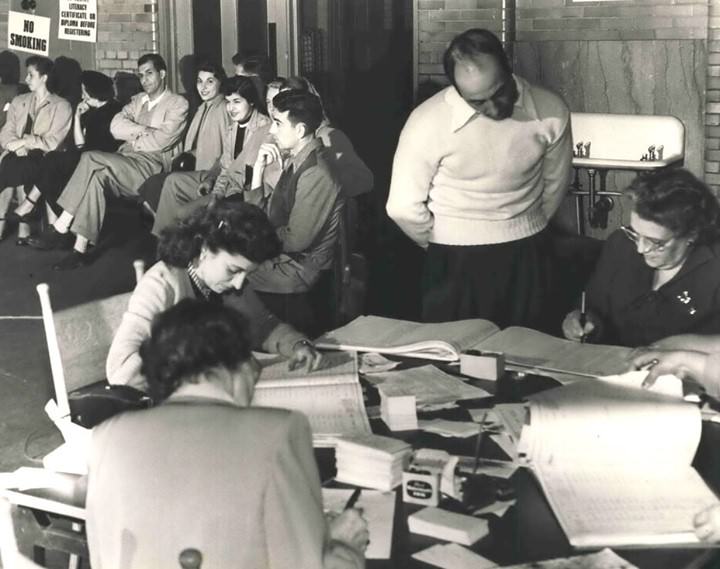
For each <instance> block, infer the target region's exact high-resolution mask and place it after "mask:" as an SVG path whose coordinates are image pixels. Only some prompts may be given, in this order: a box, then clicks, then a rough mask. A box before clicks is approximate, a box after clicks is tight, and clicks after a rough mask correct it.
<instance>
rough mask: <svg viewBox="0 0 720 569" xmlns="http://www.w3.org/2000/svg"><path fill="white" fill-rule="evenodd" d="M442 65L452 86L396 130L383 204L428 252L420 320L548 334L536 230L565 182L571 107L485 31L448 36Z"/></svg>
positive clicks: (546, 286)
mask: <svg viewBox="0 0 720 569" xmlns="http://www.w3.org/2000/svg"><path fill="white" fill-rule="evenodd" d="M443 64H444V67H445V73H446V74H447V76H448V78H449V79H450V82H451V85H450V86H449V87H447V88H446V89H444V90H442V91H440V92H439V93H437V94H436V95H435V96H433V97H432V98H430V99H428V100H427V101H425V102H424V103H423V104H422V105H420V106H419V107H418V108H416V109H415V110H414V111H413V113H412V114H411V115H410V118H409V119H408V121H407V123H406V124H405V127H404V128H403V131H402V134H401V135H400V142H399V144H398V148H397V151H396V153H395V159H394V163H393V172H392V182H391V186H390V195H389V198H388V202H387V212H388V215H389V216H390V217H391V218H392V219H393V220H394V221H395V223H397V224H398V225H399V226H400V228H401V229H402V230H403V231H404V232H405V233H406V234H407V235H408V236H409V237H410V238H411V239H412V240H413V241H415V242H416V243H417V244H418V245H420V246H421V247H423V248H426V249H427V257H426V260H425V268H424V275H423V307H422V312H423V319H424V320H425V321H427V322H442V321H449V320H459V319H463V318H487V319H490V320H492V321H494V322H495V323H496V324H498V325H499V326H501V327H504V326H509V325H525V326H530V327H537V328H543V327H546V326H547V324H546V323H545V322H544V315H545V307H546V306H547V304H548V302H547V298H546V297H547V294H548V293H550V288H551V285H550V277H551V273H552V266H551V265H552V263H551V258H550V254H549V251H548V246H547V236H546V231H545V228H546V227H547V225H548V221H549V220H550V218H551V217H552V216H553V214H554V213H555V211H556V210H557V208H558V206H559V205H560V202H561V201H562V199H563V196H564V195H565V192H566V190H567V187H568V183H569V180H570V174H571V170H572V168H571V161H572V138H571V134H570V112H569V111H568V109H567V106H566V105H565V103H564V102H563V101H562V100H561V99H560V98H559V97H558V96H556V95H554V94H552V93H550V92H549V91H547V90H545V89H542V88H540V87H537V86H534V85H530V84H529V83H528V82H527V81H525V80H523V79H522V78H520V77H517V76H515V75H513V73H512V71H511V69H510V63H509V62H508V59H507V56H506V55H505V52H504V51H503V47H502V44H501V43H500V40H498V38H497V37H496V36H495V35H493V34H492V33H491V32H489V31H487V30H481V29H471V30H467V31H465V32H463V33H462V34H460V35H459V36H457V37H455V39H453V41H452V42H451V43H450V46H449V47H448V49H447V51H446V52H445V55H444V58H443Z"/></svg>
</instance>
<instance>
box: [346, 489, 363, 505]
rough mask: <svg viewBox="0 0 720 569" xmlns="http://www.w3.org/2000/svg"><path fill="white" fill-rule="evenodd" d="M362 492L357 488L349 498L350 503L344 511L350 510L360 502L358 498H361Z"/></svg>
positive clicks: (348, 502)
mask: <svg viewBox="0 0 720 569" xmlns="http://www.w3.org/2000/svg"><path fill="white" fill-rule="evenodd" d="M361 492H362V488H355V490H354V491H353V493H352V494H350V497H349V498H348V501H347V502H345V507H344V508H343V510H349V509H350V508H352V507H353V506H354V505H355V503H356V502H357V501H358V498H359V497H360V493H361Z"/></svg>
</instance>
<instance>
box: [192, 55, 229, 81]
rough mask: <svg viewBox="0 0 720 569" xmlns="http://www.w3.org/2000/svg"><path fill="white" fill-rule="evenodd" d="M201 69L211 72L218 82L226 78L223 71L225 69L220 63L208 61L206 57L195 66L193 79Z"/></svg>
mask: <svg viewBox="0 0 720 569" xmlns="http://www.w3.org/2000/svg"><path fill="white" fill-rule="evenodd" d="M201 71H205V72H207V73H212V74H213V76H214V77H215V79H217V80H218V81H220V83H223V82H224V81H226V80H227V73H225V69H224V68H223V66H222V65H220V64H219V63H217V62H215V61H210V60H208V59H205V60H202V61H200V62H199V63H198V64H197V65H196V66H195V79H197V76H198V75H200V72H201Z"/></svg>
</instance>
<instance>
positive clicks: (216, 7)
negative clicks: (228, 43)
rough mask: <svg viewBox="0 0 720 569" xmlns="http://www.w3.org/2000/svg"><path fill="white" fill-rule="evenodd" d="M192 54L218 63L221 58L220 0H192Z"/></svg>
mask: <svg viewBox="0 0 720 569" xmlns="http://www.w3.org/2000/svg"><path fill="white" fill-rule="evenodd" d="M192 10H193V43H194V45H195V51H194V54H195V56H197V57H198V58H200V59H203V58H204V59H207V60H210V61H215V62H218V63H224V62H223V60H222V42H221V35H220V33H219V30H220V29H221V28H220V0H193V3H192Z"/></svg>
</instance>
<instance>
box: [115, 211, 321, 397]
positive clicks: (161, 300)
mask: <svg viewBox="0 0 720 569" xmlns="http://www.w3.org/2000/svg"><path fill="white" fill-rule="evenodd" d="M279 252H280V243H279V241H278V238H277V237H276V235H275V230H274V229H273V227H272V225H271V224H270V221H269V220H268V218H267V216H266V215H265V214H264V213H263V212H262V211H261V210H260V209H259V208H257V207H255V206H252V205H250V204H246V203H244V202H242V201H241V200H238V199H235V198H232V197H231V198H226V199H221V200H218V201H216V202H215V203H214V204H213V205H212V206H211V207H210V208H208V209H205V208H203V209H199V210H197V211H195V212H193V213H192V214H191V215H190V216H189V217H187V218H186V219H184V220H182V221H181V222H180V223H179V224H178V225H176V226H173V227H169V228H167V229H166V230H165V231H164V232H163V233H162V235H161V236H160V242H159V245H158V257H159V259H160V260H159V261H158V262H157V263H156V264H155V265H153V266H152V267H151V268H150V269H149V270H148V271H147V273H145V275H144V276H143V277H142V279H140V282H138V284H137V286H136V287H135V291H134V292H133V294H132V297H131V298H130V302H129V304H128V309H127V311H126V312H125V314H124V315H123V318H122V322H121V324H120V327H119V328H118V331H117V333H116V335H115V338H114V339H113V343H112V345H111V346H110V352H109V354H108V359H107V364H106V372H107V378H108V381H109V382H110V383H113V384H126V385H131V386H132V387H136V388H138V389H141V390H145V389H146V384H145V378H144V377H143V375H142V373H141V365H140V364H141V362H140V354H139V349H140V345H141V344H142V342H143V340H145V339H146V338H147V337H148V336H149V335H150V327H151V324H152V320H153V318H154V317H155V316H156V315H157V314H159V313H160V312H162V311H164V310H166V309H168V308H170V307H171V306H173V305H175V304H177V303H178V302H180V301H181V300H183V299H184V298H197V299H200V300H203V301H205V302H208V303H224V304H226V305H229V306H233V307H234V308H236V309H238V310H239V311H240V312H241V313H242V314H243V315H244V316H245V317H246V318H247V319H248V322H249V324H250V340H251V345H252V347H253V349H262V350H264V351H266V352H272V353H279V354H282V355H283V356H286V357H287V358H289V360H290V361H289V365H290V366H291V367H300V366H301V367H304V368H305V369H306V370H311V369H314V368H316V367H317V366H318V365H319V363H320V358H321V356H320V354H319V353H318V352H317V351H316V350H315V348H314V346H313V344H312V343H311V342H310V341H309V340H308V339H307V338H306V337H304V336H303V335H302V334H300V333H299V332H297V331H296V330H295V329H294V328H292V327H291V326H289V325H288V324H285V323H283V322H280V321H279V320H278V319H277V318H276V317H275V316H273V315H272V314H270V312H268V310H267V309H266V308H265V306H264V305H263V304H262V302H261V301H260V300H259V298H258V297H257V296H256V294H255V292H254V291H253V290H252V288H251V287H250V286H244V285H245V278H246V276H247V275H248V273H249V272H251V271H253V270H254V269H255V268H256V267H257V265H258V264H260V263H262V262H263V261H265V260H267V259H271V258H273V257H275V256H276V255H277V254H278V253H279Z"/></svg>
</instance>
